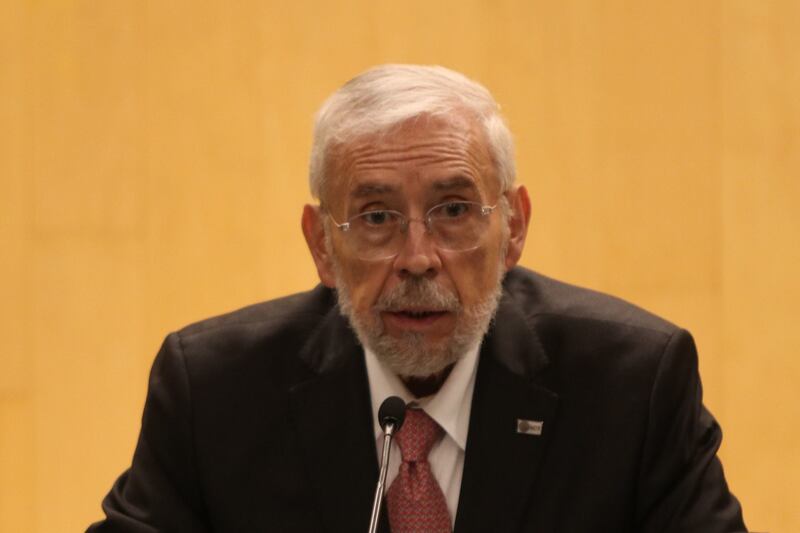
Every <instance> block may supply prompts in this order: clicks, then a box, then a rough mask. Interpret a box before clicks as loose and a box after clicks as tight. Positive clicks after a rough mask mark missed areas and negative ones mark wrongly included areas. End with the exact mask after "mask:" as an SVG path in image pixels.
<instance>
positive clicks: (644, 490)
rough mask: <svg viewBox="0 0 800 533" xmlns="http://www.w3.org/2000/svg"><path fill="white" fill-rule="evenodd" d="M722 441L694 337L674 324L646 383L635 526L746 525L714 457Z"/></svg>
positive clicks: (706, 532)
mask: <svg viewBox="0 0 800 533" xmlns="http://www.w3.org/2000/svg"><path fill="white" fill-rule="evenodd" d="M721 441H722V432H721V430H720V427H719V425H718V424H717V422H716V420H714V417H713V416H712V415H711V413H709V412H708V410H706V408H705V407H704V406H703V403H702V386H701V384H700V377H699V374H698V369H697V351H696V349H695V345H694V341H693V340H692V337H691V335H689V333H688V332H686V331H685V330H678V331H676V332H675V333H674V334H673V335H672V336H671V338H670V339H669V341H668V343H667V345H666V347H665V349H664V352H663V354H662V356H661V359H660V362H659V366H658V370H657V372H656V376H655V380H654V383H653V387H652V389H651V397H650V406H649V419H648V427H647V438H646V441H645V445H644V453H643V457H642V464H641V474H640V479H639V487H638V498H637V501H638V505H637V523H638V524H639V527H638V528H637V530H639V531H642V532H646V533H655V532H681V533H688V532H696V533H732V532H741V531H747V530H746V528H745V525H744V522H743V519H742V510H741V507H740V505H739V502H738V501H737V500H736V498H735V497H734V496H733V495H732V494H731V493H730V491H729V490H728V485H727V483H726V481H725V476H724V474H723V471H722V464H721V463H720V461H719V459H718V458H717V450H718V449H719V446H720V443H721Z"/></svg>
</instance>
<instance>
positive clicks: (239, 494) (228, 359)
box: [89, 268, 745, 533]
mask: <svg viewBox="0 0 800 533" xmlns="http://www.w3.org/2000/svg"><path fill="white" fill-rule="evenodd" d="M504 289H505V290H504V294H503V299H502V302H501V303H500V306H499V308H498V312H497V316H496V319H495V321H494V323H493V325H492V327H491V329H490V332H489V333H488V335H487V337H486V338H485V339H484V342H483V344H482V346H481V353H480V359H479V364H478V375H477V380H476V385H475V393H474V398H473V407H472V415H471V419H470V426H469V437H468V442H467V449H466V458H465V463H464V475H463V482H462V487H461V496H460V500H459V507H458V513H457V517H456V525H455V531H456V532H458V533H463V532H473V531H474V532H478V531H480V532H516V531H524V532H534V531H535V532H541V533H549V532H592V533H598V532H606V531H607V532H614V533H622V532H648V533H649V532H656V531H674V532H698V533H714V532H723V531H725V532H729V531H744V530H745V528H744V525H743V523H742V516H741V509H740V506H739V503H738V502H737V501H736V499H735V498H734V497H733V496H732V495H731V494H730V493H729V492H728V488H727V485H726V483H725V479H724V476H723V472H722V467H721V465H720V462H719V460H718V459H717V457H716V451H717V448H718V447H719V444H720V439H721V434H720V429H719V426H718V425H717V423H716V421H715V420H714V419H713V418H712V416H711V415H710V414H709V412H708V411H706V409H705V408H704V407H703V405H702V403H701V387H700V380H699V377H698V372H697V357H696V353H695V348H694V345H693V342H692V339H691V337H690V335H689V334H688V333H687V332H686V331H684V330H681V329H679V328H677V327H675V326H673V325H671V324H669V323H667V322H665V321H663V320H661V319H659V318H657V317H655V316H653V315H650V314H649V313H647V312H645V311H642V310H641V309H638V308H636V307H634V306H632V305H630V304H627V303H624V302H622V301H620V300H617V299H615V298H611V297H609V296H605V295H601V294H598V293H595V292H591V291H587V290H584V289H578V288H575V287H572V286H569V285H566V284H563V283H560V282H557V281H554V280H551V279H548V278H545V277H543V276H541V275H538V274H535V273H532V272H529V271H526V270H523V269H520V268H517V269H514V270H513V271H512V272H510V273H509V274H508V276H507V277H506V280H505V282H504ZM371 416H372V415H371V408H370V401H369V389H368V385H367V376H366V369H365V366H364V359H363V355H362V351H361V348H360V347H359V345H358V344H357V341H356V339H355V337H354V335H353V333H352V332H351V330H350V329H349V327H348V325H347V323H346V321H345V320H344V319H343V318H342V317H341V316H340V314H339V311H338V307H337V306H336V298H335V294H334V293H333V292H332V291H330V290H328V289H326V288H324V287H317V288H316V289H314V290H313V291H310V292H308V293H303V294H299V295H294V296H290V297H287V298H283V299H279V300H274V301H271V302H266V303H262V304H259V305H255V306H252V307H248V308H246V309H243V310H240V311H237V312H234V313H231V314H228V315H224V316H221V317H217V318H212V319H210V320H206V321H204V322H200V323H198V324H195V325H192V326H189V327H187V328H185V329H183V330H181V331H179V332H177V333H173V334H171V335H169V336H168V337H167V339H166V341H165V342H164V345H163V347H162V349H161V351H160V353H159V354H158V357H157V358H156V361H155V363H154V366H153V370H152V375H151V378H150V386H149V392H148V396H147V402H146V405H145V410H144V416H143V420H142V430H141V435H140V437H139V442H138V445H137V447H136V452H135V454H134V458H133V465H132V466H131V468H130V469H129V470H128V471H127V472H125V473H124V474H123V475H122V476H121V477H120V478H119V479H118V480H117V482H116V483H115V484H114V486H113V488H112V489H111V492H110V493H109V494H108V496H107V497H106V498H105V500H104V501H103V509H104V510H105V512H106V514H107V519H106V520H105V521H103V522H100V523H97V524H95V525H93V526H91V527H90V528H89V530H90V531H95V532H103V531H125V532H128V531H130V532H152V531H164V532H179V531H193V532H206V531H220V532H235V531H261V532H264V531H276V532H291V531H309V532H312V531H313V532H321V531H326V532H357V531H366V529H367V525H368V522H369V515H370V508H371V505H372V496H373V491H374V487H375V482H376V480H377V472H378V464H377V457H376V453H375V442H374V434H373V429H372V420H371ZM517 419H525V420H537V421H542V422H543V426H542V433H541V435H539V436H536V435H525V434H518V433H517V431H516V428H517ZM382 527H383V530H384V531H388V528H387V527H386V523H385V520H384V523H383V524H382Z"/></svg>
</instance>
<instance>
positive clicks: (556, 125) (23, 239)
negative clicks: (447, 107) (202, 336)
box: [0, 0, 800, 533]
mask: <svg viewBox="0 0 800 533" xmlns="http://www.w3.org/2000/svg"><path fill="white" fill-rule="evenodd" d="M798 36H800V7H799V6H798V3H797V2H794V1H792V0H764V1H761V2H753V1H748V0H709V1H705V2H695V1H688V0H679V1H676V2H666V3H665V2H662V3H655V2H627V1H623V0H610V1H602V2H601V1H578V0H571V1H566V2H545V1H534V2H522V1H511V0H503V1H497V2H486V1H482V0H467V1H464V0H462V1H459V2H455V1H452V0H447V1H442V2H429V1H422V0H411V1H409V2H404V3H402V4H398V3H396V2H395V3H391V2H368V1H366V0H344V1H342V2H335V3H334V2H321V1H320V2H311V1H299V2H291V3H290V2H277V1H269V2H263V1H260V0H259V1H257V0H244V1H241V2H236V3H226V2H221V1H208V2H202V3H198V2H189V1H187V0H179V1H175V2H166V3H164V2H140V1H134V0H119V1H115V2H92V1H86V0H83V1H80V0H78V1H72V2H62V1H57V0H44V1H39V2H30V1H25V0H11V1H10V2H6V3H5V4H4V5H3V7H2V8H1V11H0V55H1V56H2V60H1V61H0V91H2V93H1V94H0V123H1V124H3V127H2V128H0V186H1V187H2V194H0V240H1V241H2V249H3V254H2V256H3V257H2V260H0V288H1V289H2V296H3V303H2V305H0V531H23V532H33V533H40V532H41V533H43V532H50V531H78V530H82V529H83V528H84V527H85V526H86V524H88V523H89V522H90V521H92V520H94V519H96V518H98V517H99V516H100V509H99V502H100V499H101V498H102V496H103V494H104V493H105V492H106V491H107V490H108V488H109V487H110V485H111V483H112V481H113V479H114V478H115V476H116V475H118V474H119V473H120V472H121V471H122V470H123V469H124V468H125V467H126V465H127V464H128V463H129V461H130V457H131V453H132V450H133V447H134V444H135V438H136V435H137V432H138V427H139V420H140V416H141V408H142V404H143V401H144V393H145V385H146V379H147V373H148V370H149V366H150V364H151V363H152V359H153V357H154V354H155V351H156V350H157V348H158V345H159V343H160V342H161V339H162V338H163V336H164V335H165V334H166V333H167V332H168V331H171V330H174V329H176V328H178V327H180V326H182V325H184V324H186V323H187V322H190V321H193V320H197V319H200V318H203V317H205V316H208V315H211V314H216V313H220V312H224V311H226V310H229V309H233V308H236V307H239V306H242V305H245V304H248V303H251V302H254V301H258V300H262V299H266V298H271V297H275V296H279V295H282V294H287V293H290V292H295V291H299V290H304V289H306V288H309V287H310V286H311V285H313V284H314V283H315V281H316V275H315V271H314V268H313V264H312V263H311V261H310V257H309V254H308V252H307V251H306V248H305V244H304V242H303V240H302V237H301V234H300V229H299V219H300V210H301V207H302V205H303V203H305V202H307V201H309V195H308V192H307V183H306V179H307V178H306V170H307V155H308V150H309V145H310V138H311V122H312V118H313V114H314V112H315V110H316V108H317V106H318V105H319V104H320V103H321V102H322V100H323V99H324V98H325V96H327V95H328V94H329V93H330V92H331V91H333V90H334V89H335V88H336V87H338V86H339V85H341V84H342V83H343V82H345V81H346V80H347V79H349V78H350V77H352V76H353V75H355V74H356V73H358V72H359V71H361V70H363V69H364V68H367V67H368V66H370V65H373V64H376V63H384V62H416V63H426V64H434V63H437V64H444V65H446V66H449V67H451V68H455V69H457V70H461V71H463V72H465V73H466V74H468V75H470V76H472V77H475V78H477V79H479V80H480V81H482V82H483V83H485V84H486V85H487V86H488V87H489V88H490V89H491V90H492V91H493V93H494V94H495V96H496V97H497V99H498V100H499V101H500V103H501V104H502V106H503V108H504V110H505V112H506V114H507V116H508V119H509V122H510V124H511V127H512V130H513V131H514V134H515V137H516V140H517V152H518V168H519V180H520V182H522V183H524V184H525V185H526V186H527V187H528V188H529V190H530V192H531V196H532V199H533V207H534V215H533V217H534V218H533V226H532V228H531V233H530V235H529V243H528V248H527V250H526V252H525V255H524V256H523V264H525V265H526V266H529V267H532V268H535V269H537V270H539V271H542V272H544V273H546V274H550V275H553V276H555V277H560V278H562V279H565V280H567V281H571V282H574V283H578V284H581V285H587V286H591V287H594V288H598V289H601V290H604V291H607V292H612V293H614V294H617V295H619V296H622V297H624V298H626V299H629V300H632V301H634V302H636V303H638V304H640V305H642V306H643V307H646V308H649V309H651V310H653V311H655V312H657V313H659V314H662V315H664V316H665V317H667V318H669V319H671V320H673V321H674V322H677V323H679V324H681V325H683V326H685V327H687V328H688V329H690V330H691V331H692V332H693V333H694V334H695V337H696V339H697V342H698V345H699V348H700V356H701V371H702V374H703V378H704V384H705V390H706V401H707V404H708V405H709V406H710V408H711V409H712V411H713V412H714V413H715V414H716V415H717V417H718V418H719V420H720V422H721V423H722V426H723V429H724V430H725V434H726V438H725V442H724V444H723V448H722V456H723V459H724V463H725V467H726V472H727V475H728V478H729V481H730V483H731V486H732V489H733V490H734V492H735V493H736V494H737V495H739V496H740V498H741V499H742V502H743V505H744V510H745V519H746V521H747V523H748V525H749V526H750V527H751V528H753V529H754V530H764V531H767V530H768V531H773V532H781V531H786V532H789V531H798V530H800V513H799V512H798V510H797V507H796V506H795V505H791V504H790V500H791V498H790V497H789V496H790V495H793V494H795V493H796V492H797V489H798V487H800V457H798V455H797V453H796V445H795V444H794V443H795V441H797V439H798V438H799V437H800V430H798V429H797V428H798V427H799V426H798V422H800V401H798V394H797V393H796V392H795V391H796V385H795V384H796V383H797V381H798V379H800V359H798V358H797V353H800V328H798V327H797V324H798V323H800V311H798V306H797V305H796V302H797V301H798V300H800V276H798V272H800V242H799V241H800V239H799V238H798V236H799V235H800V210H799V209H798V208H797V206H798V203H800V178H799V176H800V99H798V98H797V95H798V94H800V37H798Z"/></svg>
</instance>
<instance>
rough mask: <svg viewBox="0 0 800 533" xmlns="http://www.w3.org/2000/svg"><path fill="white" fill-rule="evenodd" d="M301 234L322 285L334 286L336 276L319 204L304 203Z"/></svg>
mask: <svg viewBox="0 0 800 533" xmlns="http://www.w3.org/2000/svg"><path fill="white" fill-rule="evenodd" d="M300 223H301V225H302V227H303V235H304V236H305V238H306V244H308V249H309V251H311V257H313V258H314V264H315V265H316V266H317V274H318V275H319V280H320V281H321V282H322V284H323V285H325V286H327V287H330V288H334V287H335V286H336V276H334V273H333V258H332V257H331V255H330V253H329V251H328V249H327V247H326V246H325V225H324V224H323V223H322V214H321V213H320V208H319V206H315V205H306V206H305V207H304V208H303V218H302V219H301V222H300Z"/></svg>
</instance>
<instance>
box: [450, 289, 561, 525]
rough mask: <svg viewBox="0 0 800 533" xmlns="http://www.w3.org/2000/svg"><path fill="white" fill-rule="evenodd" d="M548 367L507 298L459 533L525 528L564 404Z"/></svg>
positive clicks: (494, 339)
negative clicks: (549, 383) (546, 380)
mask: <svg viewBox="0 0 800 533" xmlns="http://www.w3.org/2000/svg"><path fill="white" fill-rule="evenodd" d="M546 365H547V358H546V356H545V353H544V350H543V349H542V347H541V345H540V343H539V341H538V339H537V337H536V334H535V332H534V330H533V329H532V328H531V326H530V324H528V322H527V320H526V318H525V317H524V316H523V315H522V313H521V311H520V310H519V309H518V308H517V307H516V305H515V304H514V302H513V301H512V300H511V298H509V297H508V295H506V296H505V297H504V298H503V300H502V301H501V304H500V306H499V307H498V312H497V316H496V319H495V322H494V324H493V327H492V329H491V330H490V332H489V334H488V335H487V336H486V338H485V339H484V343H483V345H482V347H481V355H480V361H479V363H478V374H477V379H476V383H475V393H474V396H473V401H472V413H471V415H470V426H469V436H468V439H467V449H466V455H465V462H464V475H463V478H462V483H461V495H460V497H459V504H458V513H457V515H456V526H455V531H456V532H457V533H464V532H471V531H509V532H511V531H517V530H518V529H519V527H520V521H521V520H522V518H523V510H524V509H525V507H526V505H527V504H528V500H529V499H530V497H531V494H532V492H533V485H534V482H535V480H536V476H537V472H538V470H539V466H540V463H541V461H542V459H543V457H544V454H545V451H546V449H547V443H548V441H549V435H550V434H551V433H552V427H553V423H554V420H555V415H556V406H557V403H558V397H557V396H556V395H555V394H554V393H552V392H551V391H549V390H548V389H547V388H545V387H544V386H542V385H541V382H540V378H541V376H542V374H543V373H544V372H545V367H546ZM518 420H529V421H537V422H542V426H541V434H540V435H535V434H525V433H518V431H517V425H518ZM534 433H535V432H534Z"/></svg>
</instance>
